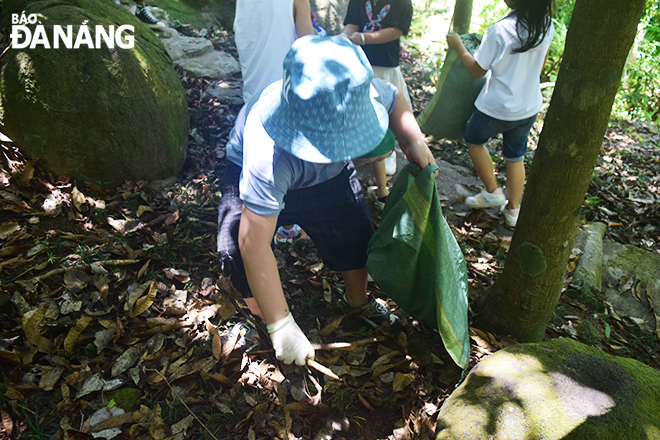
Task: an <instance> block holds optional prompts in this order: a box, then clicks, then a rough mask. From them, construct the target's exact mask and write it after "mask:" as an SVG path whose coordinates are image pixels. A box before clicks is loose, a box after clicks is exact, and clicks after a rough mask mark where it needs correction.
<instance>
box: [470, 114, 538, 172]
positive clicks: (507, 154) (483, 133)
mask: <svg viewBox="0 0 660 440" xmlns="http://www.w3.org/2000/svg"><path fill="white" fill-rule="evenodd" d="M535 121H536V115H534V116H530V117H529V118H526V119H521V120H519V121H501V120H499V119H495V118H491V117H490V116H488V115H485V114H483V113H481V112H480V111H479V110H475V111H474V113H472V116H471V117H470V120H469V121H468V123H467V126H466V127H465V142H466V143H467V144H468V146H469V147H474V146H477V145H483V144H485V143H486V142H488V140H489V139H491V138H493V137H495V136H497V135H498V134H500V133H502V138H503V139H504V142H503V146H502V156H504V159H506V161H507V162H520V161H521V160H523V156H524V155H525V151H527V137H528V136H529V131H530V130H531V129H532V125H534V122H535Z"/></svg>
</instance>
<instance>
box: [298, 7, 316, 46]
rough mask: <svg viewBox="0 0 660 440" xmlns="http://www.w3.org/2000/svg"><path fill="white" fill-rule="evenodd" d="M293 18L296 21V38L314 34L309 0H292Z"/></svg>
mask: <svg viewBox="0 0 660 440" xmlns="http://www.w3.org/2000/svg"><path fill="white" fill-rule="evenodd" d="M293 19H294V20H295V22H296V33H297V34H298V38H300V37H302V36H303V35H314V34H315V32H314V26H312V15H311V8H310V6H309V0H293Z"/></svg>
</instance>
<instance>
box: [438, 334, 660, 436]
mask: <svg viewBox="0 0 660 440" xmlns="http://www.w3.org/2000/svg"><path fill="white" fill-rule="evenodd" d="M436 433H437V434H436V440H444V439H470V440H479V439H484V440H485V439H492V440H500V439H507V440H509V439H527V440H533V439H547V440H550V439H573V440H582V439H584V440H601V439H602V440H605V439H607V440H611V439H645V440H646V439H660V371H658V370H655V369H653V368H651V367H649V366H647V365H644V364H642V363H641V362H638V361H636V360H634V359H627V358H621V357H615V356H610V355H608V354H606V353H604V352H602V351H600V350H598V349H596V348H593V347H589V346H586V345H584V344H580V343H579V342H576V341H573V340H571V339H555V340H552V341H548V342H543V343H539V344H519V345H514V346H510V347H507V348H505V349H503V350H500V351H498V352H496V353H494V354H492V355H490V356H488V357H487V358H486V359H484V360H483V361H481V362H480V363H479V364H478V365H477V366H476V367H475V368H473V369H472V371H471V372H470V374H469V375H468V376H467V378H466V380H465V382H464V383H463V384H462V385H461V386H460V387H458V388H457V389H456V391H454V393H453V394H452V395H451V396H450V397H449V398H448V399H447V400H446V401H445V403H444V404H443V405H442V408H441V409H440V413H439V414H438V425H437V430H436Z"/></svg>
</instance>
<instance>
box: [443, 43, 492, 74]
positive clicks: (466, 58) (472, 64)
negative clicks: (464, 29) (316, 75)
mask: <svg viewBox="0 0 660 440" xmlns="http://www.w3.org/2000/svg"><path fill="white" fill-rule="evenodd" d="M447 44H448V45H449V47H451V48H452V49H454V50H455V51H456V53H457V54H458V57H459V58H460V59H461V61H462V62H463V65H464V66H465V68H466V69H467V70H468V72H470V74H471V75H472V76H473V77H475V78H482V77H483V76H484V75H485V74H486V73H487V72H488V71H487V70H484V69H482V68H481V66H480V65H479V63H477V60H475V59H474V57H473V56H472V55H471V54H470V52H468V50H467V49H466V48H465V45H464V44H463V40H461V37H459V35H458V34H449V35H447Z"/></svg>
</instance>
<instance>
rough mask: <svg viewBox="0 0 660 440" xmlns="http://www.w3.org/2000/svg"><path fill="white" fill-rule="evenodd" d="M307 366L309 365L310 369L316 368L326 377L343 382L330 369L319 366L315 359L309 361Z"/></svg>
mask: <svg viewBox="0 0 660 440" xmlns="http://www.w3.org/2000/svg"><path fill="white" fill-rule="evenodd" d="M307 365H309V366H310V367H312V368H314V369H315V370H317V371H320V372H321V373H323V374H325V375H326V376H328V377H331V378H333V379H334V380H338V381H341V378H340V377H339V376H337V375H336V374H335V373H333V372H332V370H331V369H330V368H328V367H326V366H323V365H321V364H319V363H318V362H316V361H315V360H314V359H307Z"/></svg>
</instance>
